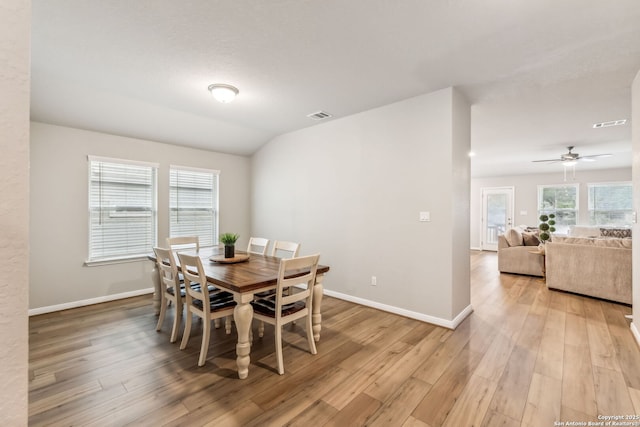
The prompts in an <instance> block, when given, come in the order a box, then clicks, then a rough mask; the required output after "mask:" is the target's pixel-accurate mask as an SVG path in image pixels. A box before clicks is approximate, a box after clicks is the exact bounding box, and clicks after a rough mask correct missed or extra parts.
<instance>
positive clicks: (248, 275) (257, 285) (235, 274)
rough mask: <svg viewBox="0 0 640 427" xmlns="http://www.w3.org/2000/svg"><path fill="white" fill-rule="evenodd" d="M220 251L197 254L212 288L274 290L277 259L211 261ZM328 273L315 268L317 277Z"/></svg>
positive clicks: (321, 267) (251, 257)
mask: <svg viewBox="0 0 640 427" xmlns="http://www.w3.org/2000/svg"><path fill="white" fill-rule="evenodd" d="M178 252H183V253H186V254H189V255H195V254H196V252H195V251H194V250H184V251H180V250H178ZM223 252H224V249H223V248H216V247H214V248H201V249H200V251H199V252H198V255H199V256H200V259H201V260H202V267H203V268H204V272H205V275H206V276H207V281H209V282H210V283H212V284H214V285H218V286H220V287H222V288H225V289H227V290H229V291H232V292H238V293H247V292H255V291H259V290H267V289H269V288H271V287H273V288H275V287H276V284H277V282H278V270H279V268H280V260H281V258H278V257H273V256H268V255H258V254H248V255H249V259H248V260H246V261H242V262H238V263H233V264H229V263H221V262H216V261H211V260H210V259H209V258H211V257H212V256H216V255H219V254H221V253H223ZM236 254H247V253H246V252H243V251H236ZM152 259H153V260H155V257H152ZM176 263H178V267H179V266H180V260H179V259H178V257H177V256H176ZM308 271H309V270H308V269H307V270H300V271H297V272H296V271H294V272H292V274H289V275H287V277H295V276H297V275H300V276H302V275H304V274H305V273H307V272H308ZM328 271H329V266H326V265H318V271H317V274H324V273H326V272H328Z"/></svg>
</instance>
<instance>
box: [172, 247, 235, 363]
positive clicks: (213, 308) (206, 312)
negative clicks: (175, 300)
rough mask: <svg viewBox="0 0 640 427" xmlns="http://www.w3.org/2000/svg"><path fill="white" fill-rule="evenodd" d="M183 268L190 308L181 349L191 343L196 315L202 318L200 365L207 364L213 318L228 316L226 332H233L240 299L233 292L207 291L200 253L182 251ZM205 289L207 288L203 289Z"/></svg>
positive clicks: (180, 256)
mask: <svg viewBox="0 0 640 427" xmlns="http://www.w3.org/2000/svg"><path fill="white" fill-rule="evenodd" d="M178 258H179V259H180V267H181V268H182V274H183V275H184V283H185V290H186V295H185V296H186V298H185V306H186V307H187V310H186V312H187V318H186V320H185V326H184V333H183V334H182V342H181V343H180V350H184V349H185V348H186V347H187V344H188V343H189V335H190V334H191V324H192V321H193V319H192V317H193V315H195V316H197V317H199V318H201V319H202V344H201V346H200V357H199V358H198V366H203V365H204V364H205V361H206V360H207V351H208V350H209V341H210V339H211V321H212V320H216V319H221V318H223V317H224V318H225V320H226V321H225V331H226V333H227V334H230V333H231V316H233V309H234V307H235V306H236V302H235V301H234V300H233V295H232V294H231V293H229V292H225V291H221V290H217V291H214V292H208V291H207V276H206V275H205V273H204V269H203V267H202V261H201V260H200V257H198V256H191V255H188V254H185V253H178ZM203 288H204V289H205V290H204V291H203V290H202V289H203Z"/></svg>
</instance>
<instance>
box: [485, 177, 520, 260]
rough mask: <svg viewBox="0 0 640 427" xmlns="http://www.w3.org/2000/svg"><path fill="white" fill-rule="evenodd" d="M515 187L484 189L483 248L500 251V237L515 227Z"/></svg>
mask: <svg viewBox="0 0 640 427" xmlns="http://www.w3.org/2000/svg"><path fill="white" fill-rule="evenodd" d="M513 192H514V190H513V187H498V188H483V189H482V226H481V230H482V236H481V239H480V241H481V248H482V250H485V251H497V250H498V236H499V235H500V234H503V233H504V232H505V230H507V229H508V228H510V227H512V226H513V210H514V207H513Z"/></svg>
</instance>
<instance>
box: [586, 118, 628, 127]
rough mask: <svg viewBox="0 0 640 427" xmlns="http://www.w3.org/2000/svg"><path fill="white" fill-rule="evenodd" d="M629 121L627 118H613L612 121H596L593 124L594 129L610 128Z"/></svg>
mask: <svg viewBox="0 0 640 427" xmlns="http://www.w3.org/2000/svg"><path fill="white" fill-rule="evenodd" d="M625 123H627V119H622V120H611V121H610V122H602V123H595V124H594V125H593V128H594V129H598V128H608V127H609V126H620V125H623V124H625Z"/></svg>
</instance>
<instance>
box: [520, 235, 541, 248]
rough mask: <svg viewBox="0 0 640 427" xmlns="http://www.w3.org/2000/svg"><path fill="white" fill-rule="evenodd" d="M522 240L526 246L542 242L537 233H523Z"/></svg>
mask: <svg viewBox="0 0 640 427" xmlns="http://www.w3.org/2000/svg"><path fill="white" fill-rule="evenodd" d="M522 240H523V242H524V245H525V246H538V245H539V244H540V239H539V238H538V236H537V235H536V233H527V232H524V233H522Z"/></svg>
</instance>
